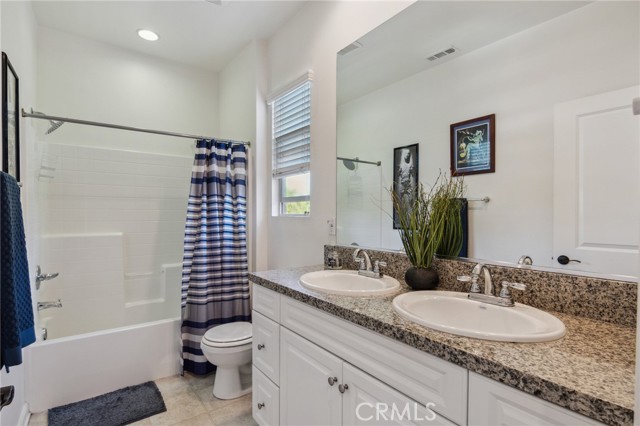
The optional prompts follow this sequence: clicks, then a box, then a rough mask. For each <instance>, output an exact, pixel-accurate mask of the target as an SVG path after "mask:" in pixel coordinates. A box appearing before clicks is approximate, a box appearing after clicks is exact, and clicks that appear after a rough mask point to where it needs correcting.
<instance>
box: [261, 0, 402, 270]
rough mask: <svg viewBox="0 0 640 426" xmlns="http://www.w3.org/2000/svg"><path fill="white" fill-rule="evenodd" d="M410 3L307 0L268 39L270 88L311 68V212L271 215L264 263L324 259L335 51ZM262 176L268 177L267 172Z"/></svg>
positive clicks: (330, 197) (331, 179)
mask: <svg viewBox="0 0 640 426" xmlns="http://www.w3.org/2000/svg"><path fill="white" fill-rule="evenodd" d="M411 3H412V2H409V1H407V2H405V1H396V2H310V3H309V4H307V5H305V6H304V8H303V9H302V10H301V11H300V12H299V13H298V14H296V15H295V16H294V17H293V18H292V19H291V20H290V21H288V22H287V23H286V24H285V25H283V26H282V28H281V29H280V30H279V31H278V32H277V33H276V34H274V35H273V36H272V37H271V38H270V39H269V41H268V52H269V78H270V80H269V81H270V84H269V86H270V89H271V91H272V92H273V91H276V90H277V89H278V88H281V87H284V86H285V85H287V84H288V83H290V82H291V81H293V80H295V79H296V78H298V77H300V76H301V75H303V74H304V73H305V72H306V71H307V70H313V73H314V79H313V92H312V100H311V121H312V129H311V141H312V142H311V215H310V216H309V217H302V218H301V217H295V218H285V217H271V218H270V223H269V233H268V235H269V243H268V252H269V260H268V266H269V267H270V268H284V267H292V266H300V265H309V264H318V263H322V256H323V254H322V253H323V244H326V243H330V242H333V241H334V239H335V237H330V236H329V235H328V228H327V223H326V222H327V220H328V219H330V218H333V217H335V214H336V189H335V188H336V159H335V157H336V53H337V52H338V51H339V50H340V49H342V48H343V47H345V46H346V45H348V44H349V43H351V42H353V41H354V40H356V39H358V38H359V37H360V36H362V35H364V34H366V33H367V32H368V31H370V30H372V29H373V28H374V27H376V26H377V25H379V24H381V23H382V22H384V21H386V20H387V19H389V18H390V17H392V16H393V15H395V14H396V13H398V12H399V11H401V10H403V9H404V8H406V7H407V6H408V5H410V4H411ZM264 178H265V179H269V177H268V175H265V177H264Z"/></svg>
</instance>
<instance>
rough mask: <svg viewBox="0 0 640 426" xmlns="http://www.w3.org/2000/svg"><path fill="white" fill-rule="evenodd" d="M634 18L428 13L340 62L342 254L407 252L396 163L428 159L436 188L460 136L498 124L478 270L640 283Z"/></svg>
mask: <svg viewBox="0 0 640 426" xmlns="http://www.w3.org/2000/svg"><path fill="white" fill-rule="evenodd" d="M639 8H640V4H639V3H638V2H625V1H622V2H616V1H610V2H609V1H608V2H575V1H567V2H563V1H553V2H544V1H532V2H523V1H514V2H483V1H480V2H478V1H472V2H436V1H433V2H432V1H419V2H416V3H414V4H412V5H411V6H409V7H408V8H407V9H405V10H404V11H403V12H401V13H400V14H398V15H396V16H395V17H393V18H392V19H390V20H389V21H387V22H386V23H384V24H382V25H381V26H379V27H378V28H376V29H374V30H373V31H371V32H370V33H368V34H366V35H365V36H363V37H362V38H360V39H359V40H357V42H355V43H353V44H351V45H349V46H347V47H346V48H345V49H343V50H341V51H340V52H339V54H338V81H337V87H338V93H337V100H338V110H337V120H338V126H337V127H338V128H337V134H338V147H337V153H338V157H339V158H338V159H337V162H338V163H337V185H338V188H337V210H338V212H337V214H338V221H337V222H338V223H337V225H338V226H337V231H338V243H339V244H342V245H352V244H353V245H356V244H357V245H359V246H363V247H374V248H383V249H392V250H397V249H401V243H400V239H399V237H398V231H397V230H395V229H394V227H393V220H392V215H391V212H392V211H391V203H390V196H389V192H388V188H390V187H391V186H392V182H393V176H394V149H396V148H399V147H406V146H410V145H413V144H418V147H419V150H418V153H419V174H418V177H419V180H420V181H421V182H422V183H423V184H425V185H427V186H429V185H431V184H432V183H433V182H434V181H435V180H436V178H437V177H438V175H439V173H440V172H441V171H442V172H446V173H449V170H450V125H451V124H453V123H459V122H463V121H466V120H470V119H473V118H476V117H483V116H488V115H491V114H495V147H496V148H495V151H496V157H495V172H493V173H482V174H475V175H469V176H465V177H464V180H465V184H466V187H467V192H466V196H467V197H468V199H469V212H468V213H469V228H470V232H469V257H472V258H477V259H487V260H491V261H504V262H511V263H515V262H517V260H518V258H519V257H520V256H521V255H528V256H530V257H531V258H532V259H533V263H534V266H542V267H553V268H556V267H557V268H564V269H571V270H581V271H587V272H597V273H605V274H616V275H626V276H637V275H638V240H639V236H640V229H639V224H638V218H639V217H640V192H639V184H638V182H639V171H638V169H639V167H638V166H639V158H640V153H639V150H638V138H639V135H638V128H639V127H640V116H633V113H632V108H631V103H632V100H633V98H634V97H636V96H639V93H638V91H639V89H638V85H639V84H640V40H639V38H640V37H639V34H640V23H639V16H640V10H639ZM378 162H380V165H378ZM487 199H488V201H487ZM562 255H564V256H566V257H567V258H568V259H569V260H571V262H570V263H568V264H566V265H562V264H560V263H559V262H558V259H559V258H560V256H562ZM565 260H566V259H565Z"/></svg>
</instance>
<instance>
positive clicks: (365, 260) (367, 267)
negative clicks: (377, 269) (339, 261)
mask: <svg viewBox="0 0 640 426" xmlns="http://www.w3.org/2000/svg"><path fill="white" fill-rule="evenodd" d="M360 253H362V255H363V256H364V257H358V255H359V254H360ZM353 260H355V261H356V262H359V263H360V267H359V268H358V269H359V270H360V271H371V270H373V269H372V268H371V258H370V257H369V254H368V253H367V252H366V251H364V250H363V249H361V248H357V249H356V250H355V251H354V252H353Z"/></svg>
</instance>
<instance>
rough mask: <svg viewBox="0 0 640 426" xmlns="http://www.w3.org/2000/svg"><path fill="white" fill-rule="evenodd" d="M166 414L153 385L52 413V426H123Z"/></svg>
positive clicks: (115, 392)
mask: <svg viewBox="0 0 640 426" xmlns="http://www.w3.org/2000/svg"><path fill="white" fill-rule="evenodd" d="M165 411H167V408H166V407H165V405H164V400H163V399H162V394H161V393H160V391H159V390H158V387H157V386H156V384H155V383H153V382H147V383H143V384H141V385H136V386H129V387H128V388H124V389H119V390H117V391H113V392H109V393H105V394H104V395H100V396H96V397H95V398H91V399H85V400H84V401H80V402H74V403H72V404H67V405H62V406H60V407H56V408H52V409H50V410H49V426H121V425H128V424H129V423H134V422H137V421H138V420H142V419H146V418H147V417H150V416H153V415H155V414H159V413H163V412H165Z"/></svg>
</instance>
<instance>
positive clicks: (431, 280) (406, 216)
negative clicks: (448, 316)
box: [390, 175, 464, 290]
mask: <svg viewBox="0 0 640 426" xmlns="http://www.w3.org/2000/svg"><path fill="white" fill-rule="evenodd" d="M390 192H391V199H392V202H393V208H394V209H395V211H396V213H397V217H398V223H399V225H400V226H399V233H400V239H401V241H402V245H403V247H404V250H405V253H406V254H407V257H408V258H409V262H410V263H411V265H412V266H411V267H410V268H409V269H407V271H406V273H405V281H406V283H407V284H408V285H409V286H411V288H413V289H414V290H432V289H434V288H436V287H437V286H438V282H439V278H438V274H437V272H436V271H435V270H434V269H433V268H432V267H431V264H432V263H433V258H434V256H435V254H436V253H439V252H440V251H442V254H447V255H449V253H452V252H453V251H454V250H456V248H457V251H456V252H455V253H456V254H457V253H458V252H459V251H460V246H461V245H462V223H461V220H460V206H461V204H460V202H459V198H460V197H461V196H462V195H463V193H464V186H463V182H462V181H461V180H458V179H455V178H453V177H450V178H449V179H446V180H445V179H443V178H442V175H440V176H438V179H436V182H435V184H434V185H433V187H431V189H430V190H429V192H426V191H425V189H424V186H423V185H422V183H420V184H418V188H417V190H416V192H415V197H408V196H407V194H398V193H396V192H394V191H393V190H391V191H390ZM456 213H457V215H456Z"/></svg>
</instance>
